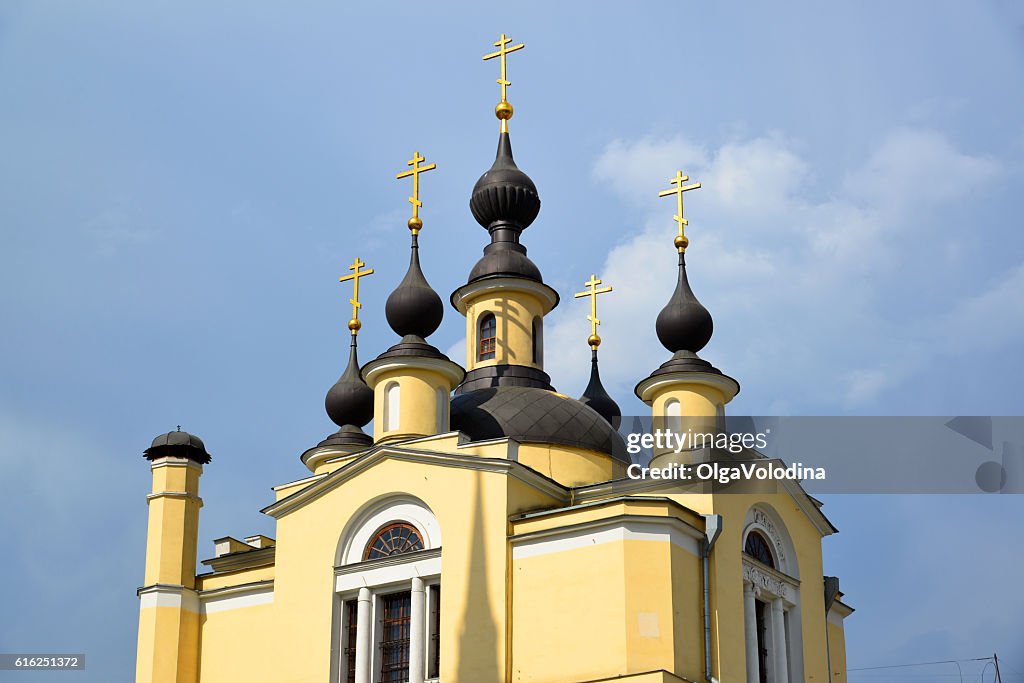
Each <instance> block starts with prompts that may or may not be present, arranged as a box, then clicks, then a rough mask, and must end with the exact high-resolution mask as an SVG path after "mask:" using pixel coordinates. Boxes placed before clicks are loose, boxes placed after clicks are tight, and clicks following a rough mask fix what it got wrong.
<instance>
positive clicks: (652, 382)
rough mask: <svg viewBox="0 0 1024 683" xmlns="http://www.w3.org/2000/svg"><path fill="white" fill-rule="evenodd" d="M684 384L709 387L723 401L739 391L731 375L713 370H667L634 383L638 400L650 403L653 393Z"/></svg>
mask: <svg viewBox="0 0 1024 683" xmlns="http://www.w3.org/2000/svg"><path fill="white" fill-rule="evenodd" d="M686 385H691V386H692V385H696V386H703V387H711V388H712V389H716V390H717V391H719V392H721V393H722V396H723V397H724V398H725V402H726V403H728V402H729V401H731V400H732V399H733V397H735V396H736V394H738V393H739V391H740V385H739V383H738V382H737V381H736V380H734V379H733V378H732V377H729V376H727V375H720V374H717V373H714V372H669V373H666V374H663V375H654V376H652V377H648V378H647V379H645V380H643V381H641V382H640V383H639V384H637V385H636V391H635V393H636V395H637V396H638V397H640V400H641V401H643V402H644V403H646V404H647V405H651V402H652V401H653V400H654V397H655V394H657V393H659V392H660V391H661V390H663V389H665V388H676V389H678V388H680V387H682V386H686Z"/></svg>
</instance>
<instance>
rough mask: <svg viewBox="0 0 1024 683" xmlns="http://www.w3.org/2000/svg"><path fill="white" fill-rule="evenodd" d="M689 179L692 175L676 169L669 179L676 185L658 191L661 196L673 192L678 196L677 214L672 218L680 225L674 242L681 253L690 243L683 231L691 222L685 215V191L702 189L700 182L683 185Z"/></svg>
mask: <svg viewBox="0 0 1024 683" xmlns="http://www.w3.org/2000/svg"><path fill="white" fill-rule="evenodd" d="M689 179H690V176H687V175H683V172H682V171H676V175H675V177H674V178H671V179H669V183H671V184H672V185H675V187H672V188H669V189H667V190H662V191H661V192H659V193H658V196H659V197H667V196H669V195H672V194H674V195H675V196H676V215H675V216H673V217H672V218H673V219H674V220H675V222H676V223H677V224H678V225H679V234H678V235H676V238H675V240H673V243H674V244H675V245H676V249H678V250H679V253H680V254H681V253H683V252H684V251H686V245H688V244H689V243H690V240H688V239H687V238H686V234H685V233H684V231H683V228H684V227H685V226H687V225H689V224H690V221H688V220H686V218H685V217H684V216H683V193H684V192H689V191H690V190H697V189H700V183H693V184H691V185H683V183H685V182H686V181H687V180H689Z"/></svg>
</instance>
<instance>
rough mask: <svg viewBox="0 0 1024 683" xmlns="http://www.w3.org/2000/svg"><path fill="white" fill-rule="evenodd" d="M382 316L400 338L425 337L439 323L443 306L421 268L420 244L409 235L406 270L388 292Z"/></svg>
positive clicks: (431, 332)
mask: <svg viewBox="0 0 1024 683" xmlns="http://www.w3.org/2000/svg"><path fill="white" fill-rule="evenodd" d="M384 313H385V315H386V316H387V319H388V324H389V325H391V329H393V330H394V331H395V332H396V333H397V334H398V335H399V336H402V337H405V336H407V335H415V336H417V337H421V338H424V337H428V336H430V335H431V334H433V332H434V331H435V330H436V329H437V328H438V326H439V325H440V324H441V319H442V318H443V317H444V304H443V303H442V302H441V297H440V296H438V295H437V292H435V291H434V290H433V289H431V287H430V285H429V284H428V283H427V278H425V277H424V276H423V271H422V270H421V269H420V256H419V242H418V240H417V237H416V235H413V236H412V254H411V256H410V257H409V270H408V271H406V273H405V278H403V279H402V282H401V283H399V285H398V287H397V288H396V289H395V291H393V292H391V295H390V296H389V297H388V300H387V303H386V304H385V305H384Z"/></svg>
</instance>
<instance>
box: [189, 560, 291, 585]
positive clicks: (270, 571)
mask: <svg viewBox="0 0 1024 683" xmlns="http://www.w3.org/2000/svg"><path fill="white" fill-rule="evenodd" d="M273 578H274V565H267V566H265V567H255V568H253V569H239V570H236V571H232V572H221V573H219V574H201V575H200V576H198V577H196V581H197V588H199V590H204V591H208V590H214V589H217V588H229V587H231V586H240V585H242V584H244V583H254V582H256V581H267V580H271V579H273Z"/></svg>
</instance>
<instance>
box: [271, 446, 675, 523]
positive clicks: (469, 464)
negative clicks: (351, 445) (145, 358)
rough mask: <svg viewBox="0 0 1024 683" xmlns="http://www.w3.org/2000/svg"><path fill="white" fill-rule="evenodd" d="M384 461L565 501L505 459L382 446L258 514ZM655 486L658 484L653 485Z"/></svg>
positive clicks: (286, 507)
mask: <svg viewBox="0 0 1024 683" xmlns="http://www.w3.org/2000/svg"><path fill="white" fill-rule="evenodd" d="M384 460H397V461H401V462H414V463H421V464H427V465H436V466H441V467H456V468H459V469H467V470H476V471H481V472H493V473H496V474H505V475H507V476H509V477H512V478H513V479H517V480H519V481H521V482H523V483H524V484H526V485H528V486H530V487H532V488H534V489H536V490H538V491H540V492H541V493H544V494H546V495H548V496H550V497H552V498H554V499H555V500H556V501H562V502H563V503H568V502H569V492H568V490H567V489H566V488H565V487H564V486H561V485H560V484H558V483H557V482H555V481H552V480H551V479H548V478H547V477H545V476H543V475H541V474H538V473H537V472H535V471H533V470H531V469H529V468H528V467H525V466H523V465H521V464H519V463H517V462H513V461H511V460H507V459H505V458H487V457H483V456H478V455H461V454H456V453H440V452H437V451H424V450H418V449H411V448H406V447H404V446H391V445H382V446H376V447H374V449H372V450H369V451H367V452H366V453H364V454H361V455H360V456H359V457H358V458H356V459H355V460H353V461H352V462H350V463H349V464H347V465H345V466H344V467H342V468H340V469H337V470H335V471H334V472H331V473H330V474H328V475H327V476H326V477H324V478H323V479H320V480H318V481H316V482H313V483H312V484H310V485H309V486H307V487H306V488H303V489H300V490H298V491H296V492H295V493H292V494H290V495H288V496H286V497H285V498H282V499H281V500H279V501H277V502H276V503H272V504H271V505H268V506H267V507H265V508H263V509H262V510H261V512H263V513H264V514H267V515H269V516H271V517H273V518H274V519H280V518H282V517H284V516H285V515H287V514H288V513H290V512H294V511H295V510H298V509H299V508H301V507H303V506H305V505H308V504H309V503H311V502H313V501H314V500H316V499H317V498H319V497H320V496H322V495H325V494H326V493H328V492H330V491H332V490H333V489H335V488H337V487H338V486H341V485H342V484H343V483H345V482H346V481H348V480H350V479H353V478H355V477H357V476H359V474H361V473H362V472H363V471H365V470H368V469H370V468H371V467H373V466H374V465H376V464H378V463H380V462H382V461H384ZM655 483H656V484H658V483H662V482H655Z"/></svg>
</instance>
